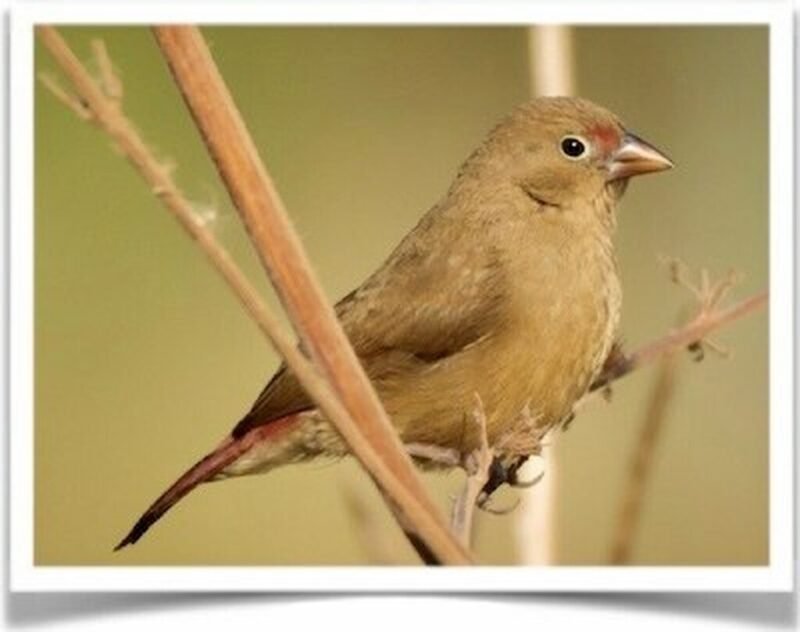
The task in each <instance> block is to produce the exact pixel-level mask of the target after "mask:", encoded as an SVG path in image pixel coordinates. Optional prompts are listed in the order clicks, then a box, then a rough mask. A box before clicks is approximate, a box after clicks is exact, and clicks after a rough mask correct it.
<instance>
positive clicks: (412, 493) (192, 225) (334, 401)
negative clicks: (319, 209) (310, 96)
mask: <svg viewBox="0 0 800 632" xmlns="http://www.w3.org/2000/svg"><path fill="white" fill-rule="evenodd" d="M37 32H38V34H39V36H40V38H41V39H42V41H43V43H44V44H45V46H46V47H47V48H48V50H49V51H50V52H51V54H52V55H53V56H54V58H55V59H56V61H57V62H58V63H59V65H60V66H61V67H62V69H63V70H64V72H65V73H66V74H67V76H68V77H69V78H70V80H71V81H72V83H73V85H74V88H75V90H76V92H77V93H78V95H80V99H81V101H82V102H84V103H85V104H86V106H87V107H88V108H89V109H90V111H91V114H92V119H91V120H92V122H94V123H96V124H97V125H98V126H99V127H100V128H101V129H103V130H104V131H105V132H106V133H107V134H108V135H109V136H110V137H111V138H112V139H113V140H114V141H115V143H116V144H117V145H118V146H119V147H120V149H121V150H122V152H123V153H124V155H125V156H126V157H127V158H128V159H129V160H130V161H131V163H132V164H133V165H134V166H135V167H136V169H137V170H138V171H139V172H140V174H141V175H142V176H143V177H144V179H145V180H146V181H147V182H148V184H149V185H150V186H151V188H152V190H153V191H154V192H155V193H156V194H157V195H158V196H159V197H160V198H161V199H162V200H163V201H164V203H165V204H166V205H167V207H168V208H169V210H170V211H171V212H172V213H173V214H174V215H175V217H176V218H177V219H178V220H179V222H180V224H181V226H182V227H183V228H184V229H185V230H186V231H187V232H188V233H189V234H190V236H191V237H192V238H193V239H195V240H196V241H197V242H198V244H199V245H200V246H201V248H202V249H203V250H204V252H205V253H206V255H207V256H208V258H209V259H210V260H211V262H212V263H213V264H214V266H215V267H216V268H217V269H218V271H219V272H220V273H221V274H222V275H223V277H224V278H225V279H226V281H228V283H229V285H230V286H231V288H232V289H233V290H234V291H235V293H236V294H237V296H238V298H239V299H240V301H241V302H242V303H243V305H244V306H245V308H246V310H247V311H248V313H249V314H250V315H251V316H252V317H253V318H254V320H256V322H257V324H258V326H259V328H260V329H261V330H262V332H264V333H265V334H266V335H267V337H268V338H269V339H270V340H271V341H272V343H273V345H274V346H275V348H276V350H277V351H278V352H279V353H280V354H281V355H282V356H283V357H284V359H285V360H286V362H287V364H288V365H289V367H290V368H291V369H292V370H293V371H294V372H295V374H296V375H297V376H298V379H299V380H300V382H301V383H302V384H303V386H304V388H305V389H306V390H307V392H308V393H309V395H310V396H311V397H312V398H313V399H314V400H315V402H316V403H317V404H318V405H319V407H320V409H321V410H322V411H323V412H324V413H325V414H326V416H327V417H328V418H329V419H330V420H331V421H332V422H333V423H334V424H335V425H336V427H337V428H338V429H339V431H340V432H341V433H342V435H343V436H344V438H345V440H346V441H347V442H348V443H349V445H350V447H351V449H352V451H353V453H354V454H355V455H356V456H357V457H358V458H359V459H360V460H361V461H362V463H363V464H364V465H365V466H366V467H367V469H368V471H370V473H371V474H372V475H373V477H374V478H375V479H376V480H377V481H380V485H381V488H382V489H383V490H384V492H385V494H386V495H387V496H388V497H389V498H391V499H392V501H393V503H395V504H396V505H397V506H399V507H400V508H401V510H402V512H403V513H404V517H405V519H406V520H407V521H408V523H409V524H411V525H413V527H414V528H415V529H416V530H417V531H418V534H419V537H420V538H421V539H422V540H423V541H425V542H426V543H428V544H429V545H430V548H431V550H433V551H435V553H436V555H437V556H438V557H440V558H441V560H442V561H444V562H445V563H468V562H469V561H470V557H469V555H468V553H467V552H466V551H464V550H463V548H462V547H460V545H459V544H458V542H457V541H456V540H455V539H454V538H453V537H452V536H451V535H450V534H449V532H448V531H447V529H446V527H445V526H444V521H443V519H442V518H441V517H440V516H439V515H438V514H437V513H436V511H435V506H434V505H433V503H432V501H431V500H430V499H429V498H428V497H427V495H426V493H425V490H424V488H423V487H422V486H421V483H420V484H419V489H414V488H410V487H409V485H408V482H407V481H406V480H403V479H401V478H398V476H396V475H395V472H394V471H393V469H392V467H393V466H392V465H391V464H387V463H385V462H384V460H383V458H382V455H384V454H385V453H384V452H382V451H381V450H380V449H376V448H375V447H374V446H373V444H371V443H370V441H369V440H368V439H369V438H370V437H365V435H364V434H362V432H361V430H360V428H359V426H357V425H356V424H355V423H354V421H353V419H352V418H351V417H350V413H349V412H348V409H347V408H346V407H345V406H343V405H342V402H341V401H340V399H339V397H337V395H336V394H335V393H334V392H333V391H332V390H331V388H330V386H329V385H328V381H327V380H326V379H323V377H322V376H320V374H319V373H318V371H317V370H316V368H315V367H314V366H313V365H312V364H311V363H309V362H308V360H307V359H306V358H305V357H304V356H303V354H302V353H301V352H300V351H299V349H298V348H297V347H296V345H295V342H294V340H292V339H291V338H290V337H289V336H288V335H287V334H285V333H284V332H283V331H282V330H281V329H280V326H279V324H278V321H277V319H276V318H275V317H274V316H273V315H272V314H271V313H270V312H269V311H268V309H267V308H266V306H265V305H264V304H263V302H262V301H261V300H260V298H259V296H258V294H257V293H256V292H255V290H254V288H253V287H252V285H250V283H249V282H248V281H247V279H246V278H245V277H244V275H243V274H242V273H241V271H240V270H239V269H238V267H237V266H236V264H235V263H234V262H233V260H232V259H231V258H230V256H229V255H228V253H227V252H226V251H225V250H224V249H223V248H222V247H221V246H220V245H219V244H218V243H217V242H216V240H215V238H214V236H213V233H211V232H210V231H209V230H207V229H206V227H205V222H203V221H201V220H199V219H198V218H197V217H196V216H195V214H194V211H193V209H192V207H191V205H190V204H189V203H188V202H187V201H186V199H185V198H184V197H183V195H182V194H181V193H180V191H179V190H178V189H177V187H176V186H175V184H174V182H173V181H172V179H171V177H170V169H169V168H168V167H167V166H165V165H163V164H161V163H159V161H158V160H157V159H156V158H155V156H154V155H153V153H152V152H151V151H150V149H149V148H148V147H147V146H146V145H145V144H144V142H143V141H142V139H141V137H140V136H139V135H138V133H137V132H136V130H135V128H134V127H133V125H132V124H131V123H130V121H129V120H128V119H127V118H126V117H125V116H124V115H123V114H122V112H121V108H120V107H119V104H118V103H117V102H116V101H114V100H113V99H111V98H109V97H108V96H107V95H106V94H104V92H103V90H101V89H100V87H98V85H97V84H96V82H95V81H94V79H93V78H92V77H91V76H90V75H89V73H88V72H87V71H86V70H85V68H84V67H83V65H82V64H81V63H80V62H79V60H78V59H77V58H76V57H75V55H74V54H73V53H72V51H71V50H70V49H69V47H68V46H67V45H66V43H65V42H64V41H63V39H62V38H61V37H60V35H59V34H58V33H57V31H56V30H55V29H53V28H52V27H38V28H37ZM196 37H199V35H196ZM201 43H202V41H201ZM209 59H210V57H209ZM210 63H212V64H213V62H210ZM214 72H216V70H215V69H214ZM217 83H221V79H219V80H218V82H217ZM205 89H210V88H208V87H207V86H206V87H205ZM224 94H225V95H226V96H227V93H226V92H225V93H224ZM227 100H228V102H229V103H228V105H229V108H228V114H230V112H231V108H233V105H232V102H230V97H229V96H227ZM213 115H214V113H212V116H213ZM234 123H235V127H236V128H237V129H236V130H235V133H231V134H229V135H228V136H227V137H226V139H225V142H226V143H227V144H228V145H229V146H231V145H234V144H237V141H236V140H235V138H236V137H238V136H239V135H241V134H243V133H244V124H243V123H241V121H240V120H239V121H238V122H236V121H234ZM249 146H250V147H251V148H252V145H249ZM249 153H250V154H251V157H255V150H254V149H251V152H249ZM217 158H218V159H219V156H217ZM257 170H258V169H257ZM260 170H261V171H263V168H261V169H260ZM257 197H258V194H255V195H254V194H252V192H251V193H249V194H247V193H244V194H239V195H235V196H234V199H235V200H236V201H237V202H241V203H242V204H251V203H252V202H253V199H254V198H257ZM248 208H249V207H248ZM257 212H270V211H269V210H267V211H264V209H263V208H260V209H259V210H258V211H257ZM285 228H286V229H287V230H291V228H290V227H289V226H288V221H287V222H286V227H285ZM251 232H252V229H251ZM291 243H293V244H295V245H296V244H297V243H298V241H297V238H296V236H295V237H294V239H293V240H291ZM258 246H259V249H260V250H261V249H262V245H261V244H260V243H259V244H258ZM279 246H282V244H279ZM277 251H278V252H279V255H278V259H279V263H281V262H282V260H280V257H281V256H283V257H286V258H287V259H289V260H291V259H292V254H291V253H292V251H291V250H288V251H287V250H286V248H285V247H279V248H278V249H277ZM262 254H263V253H262ZM304 263H305V264H307V262H306V261H305V260H304V259H303V260H301V262H300V264H299V265H300V266H302V265H303V264H304ZM296 265H298V264H297V262H296V261H295V266H296ZM289 270H290V273H289V274H290V276H289V277H288V278H290V279H292V280H291V282H290V283H289V284H290V285H291V284H292V283H293V282H294V281H295V279H294V278H293V277H292V276H291V275H292V274H295V273H297V274H300V272H298V270H297V268H296V267H292V266H290V267H289ZM304 274H305V275H306V276H309V275H310V272H309V271H308V268H307V267H306V269H305V272H304ZM286 278H287V277H285V276H284V277H281V281H282V282H284V283H285V282H286ZM276 282H278V283H279V282H280V281H276ZM330 313H332V312H331V309H330V307H329V306H328V307H327V309H326V310H323V311H322V312H319V313H318V314H317V316H318V318H319V319H320V320H321V319H322V318H323V316H321V315H320V314H330ZM290 316H291V315H290ZM317 333H319V332H318V330H317ZM322 335H324V332H323V334H322ZM312 348H313V349H316V348H317V344H316V343H315V344H314V345H313V347H312ZM315 357H316V356H315ZM325 377H326V378H328V379H330V375H329V373H328V371H326V376H325ZM389 428H390V430H391V427H389ZM393 436H394V435H393ZM371 438H372V439H373V440H374V437H371ZM401 456H402V457H403V458H406V459H407V457H406V455H405V453H402V452H401ZM409 463H410V461H409ZM412 474H413V469H412ZM414 476H416V475H415V474H414ZM420 489H421V490H422V491H421V492H420V491H419V490H420ZM430 507H433V510H431V509H430Z"/></svg>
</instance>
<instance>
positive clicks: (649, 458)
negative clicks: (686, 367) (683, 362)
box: [611, 353, 675, 564]
mask: <svg viewBox="0 0 800 632" xmlns="http://www.w3.org/2000/svg"><path fill="white" fill-rule="evenodd" d="M674 392H675V358H674V353H668V354H667V355H665V356H664V359H663V360H662V363H661V370H660V371H659V373H658V376H657V377H656V381H655V386H654V387H653V392H652V395H651V396H650V401H649V402H648V405H647V411H646V413H645V416H644V423H643V425H642V431H641V434H640V436H639V441H638V443H637V446H636V451H635V452H634V456H633V460H632V462H631V468H630V475H629V476H628V482H627V485H626V488H625V491H624V493H623V501H622V505H621V508H620V513H619V518H618V520H617V528H616V530H615V532H614V540H613V544H612V548H611V563H612V564H627V563H628V562H629V561H630V557H631V547H632V546H633V540H634V534H635V533H636V529H637V527H638V526H639V519H640V517H641V513H642V501H643V499H644V494H645V490H646V488H647V483H648V481H649V479H650V472H651V471H652V462H653V454H654V452H655V448H656V445H657V444H658V438H659V435H660V432H661V428H662V426H663V425H664V419H665V418H666V416H667V410H668V408H669V402H670V400H671V398H672V394H673V393H674Z"/></svg>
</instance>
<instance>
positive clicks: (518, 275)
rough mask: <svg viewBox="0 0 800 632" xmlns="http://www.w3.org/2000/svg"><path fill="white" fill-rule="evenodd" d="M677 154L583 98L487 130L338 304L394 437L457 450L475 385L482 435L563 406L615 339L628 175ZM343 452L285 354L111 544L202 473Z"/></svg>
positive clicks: (147, 522) (552, 102) (526, 110)
mask: <svg viewBox="0 0 800 632" xmlns="http://www.w3.org/2000/svg"><path fill="white" fill-rule="evenodd" d="M671 167H672V162H671V161H670V160H669V159H668V158H667V157H666V156H664V155H663V154H662V153H661V152H660V151H658V150H657V149H655V148H654V147H653V146H652V145H650V144H649V143H647V142H645V141H643V140H642V139H640V138H638V137H637V136H635V135H633V134H632V133H630V132H628V131H627V130H626V129H625V127H624V126H623V124H622V123H621V122H620V120H619V119H618V118H617V117H616V116H615V115H614V114H612V113H611V112H609V111H608V110H606V109H605V108H602V107H600V106H598V105H595V104H594V103H591V102H590V101H587V100H585V99H579V98H567V97H547V98H538V99H534V100H533V101H530V102H528V103H526V104H523V105H521V106H519V107H518V108H516V109H515V110H514V111H512V112H511V113H510V114H509V115H508V116H507V117H506V118H505V119H503V120H502V121H501V122H500V123H499V124H498V125H497V126H496V127H495V128H494V129H493V130H492V131H491V132H490V133H489V134H488V136H487V137H486V139H485V140H484V141H483V143H482V144H481V145H480V146H479V147H478V148H477V149H476V150H475V151H474V152H473V153H472V154H471V155H470V156H469V157H468V158H467V159H466V161H465V162H464V163H463V165H462V166H461V168H460V169H459V171H458V173H457V175H456V177H455V179H454V181H453V183H452V184H451V186H450V188H449V190H448V191H447V192H446V193H445V195H444V197H442V198H441V200H439V201H438V202H437V203H436V204H435V205H434V206H433V207H432V208H431V209H430V210H429V211H428V212H427V213H426V214H425V215H424V216H423V217H422V219H421V220H420V222H419V223H418V224H417V226H416V227H415V228H414V229H413V230H411V232H410V233H408V234H407V235H406V236H405V238H403V240H402V241H401V242H400V244H399V245H398V246H397V247H396V248H395V250H394V251H393V252H392V253H391V254H390V255H389V257H388V259H386V261H385V262H384V263H383V264H382V265H381V266H380V267H379V268H378V269H377V270H376V271H375V272H374V274H372V276H370V277H369V278H368V279H367V280H366V281H365V282H364V283H363V284H362V285H361V286H359V287H358V288H357V289H356V290H354V291H353V292H351V293H350V294H348V295H347V296H345V297H344V298H343V299H342V300H340V301H339V302H338V303H337V305H336V314H337V316H338V318H339V319H340V321H341V323H342V326H343V327H344V330H345V332H346V334H347V336H348V338H349V339H350V342H351V344H352V345H353V348H354V349H355V351H356V354H357V355H358V357H359V360H360V362H361V363H362V366H363V367H364V369H365V371H366V373H367V375H368V376H369V378H370V380H371V381H372V383H373V385H374V387H375V389H376V391H377V393H378V396H379V397H380V399H381V401H382V403H383V405H384V407H385V409H386V412H387V413H388V415H389V417H390V419H391V421H392V424H393V425H394V427H395V428H396V430H397V432H398V433H399V435H400V437H401V439H402V441H403V442H404V443H406V444H430V445H434V446H442V447H448V448H454V449H457V450H460V451H462V453H466V451H468V450H469V449H470V448H471V447H474V446H473V445H472V444H471V442H474V440H475V438H474V437H472V436H471V434H470V433H469V432H465V419H466V418H468V417H469V416H470V415H471V414H472V413H473V411H474V409H475V401H476V400H475V396H476V394H477V395H478V396H479V397H480V401H481V402H482V406H483V411H484V416H485V420H486V429H487V436H488V439H489V442H490V444H492V445H495V444H498V445H499V441H500V439H501V438H502V437H504V436H507V435H508V434H509V433H513V432H514V431H515V429H516V430H519V428H517V425H519V424H520V423H521V422H520V419H521V416H524V415H523V411H524V412H525V413H526V415H527V418H528V419H534V420H535V429H536V431H537V432H539V431H546V430H549V429H551V428H554V427H557V426H558V425H559V424H563V423H564V422H565V421H566V420H567V419H569V418H570V416H571V413H572V408H573V405H574V404H575V402H576V401H577V400H578V399H579V398H580V397H581V396H582V395H583V394H584V393H586V391H587V390H588V388H589V386H590V384H591V383H592V381H593V380H594V378H595V377H597V375H598V373H599V371H600V369H601V368H602V365H603V362H604V360H605V359H606V357H607V356H608V354H609V352H610V350H611V348H612V345H613V343H614V341H615V337H616V331H617V326H618V323H619V316H620V304H621V299H622V292H621V288H620V282H619V277H618V273H617V264H616V260H615V256H614V247H613V243H612V237H613V234H614V229H615V225H616V206H617V202H618V201H619V199H620V197H621V196H622V194H623V193H624V191H625V188H626V186H627V184H628V180H629V178H630V177H632V176H636V175H639V174H645V173H650V172H656V171H662V170H664V169H669V168H671ZM523 430H525V428H523ZM346 453H347V447H346V445H345V444H344V442H343V441H342V439H341V438H340V436H339V434H338V433H337V431H336V430H335V429H334V427H333V426H332V425H331V424H330V423H329V422H328V421H327V420H326V419H325V418H324V417H323V415H322V414H321V413H320V412H319V411H318V410H317V409H316V408H315V405H314V402H313V401H312V400H311V399H310V398H309V396H308V395H307V394H306V392H305V391H304V390H303V388H302V387H301V385H300V383H299V382H298V381H297V379H296V378H295V376H294V375H293V373H292V372H291V371H290V370H288V369H287V368H286V366H285V365H283V366H281V367H280V368H279V369H278V371H277V372H276V373H275V375H274V376H273V377H272V379H271V380H270V381H269V383H268V384H267V385H266V387H265V388H264V389H263V391H262V392H261V394H260V395H259V396H258V398H257V399H256V400H255V403H254V404H253V405H252V407H251V408H250V410H249V412H247V414H246V415H244V417H243V418H242V419H241V420H240V421H239V422H238V423H237V424H236V425H235V426H234V428H233V430H232V431H231V432H230V434H229V435H228V436H227V437H226V438H225V439H224V440H223V441H222V443H221V444H220V445H219V446H218V447H217V448H216V449H215V450H213V451H212V452H210V453H209V454H208V455H206V456H205V457H203V458H202V459H201V460H200V461H199V462H198V463H196V464H195V465H194V466H193V467H191V468H190V469H189V470H188V471H187V472H186V473H185V474H183V476H181V477H180V478H179V479H178V480H177V481H176V482H175V483H174V484H173V485H172V486H171V487H170V488H169V489H167V491H166V492H164V493H163V494H162V495H161V496H160V497H159V498H158V499H157V500H156V501H155V502H154V503H153V504H152V505H151V506H150V508H149V509H148V510H147V511H146V512H145V513H144V515H142V517H141V518H140V519H139V521H138V522H136V524H135V525H134V526H133V528H132V529H131V531H130V533H128V535H126V536H125V538H124V539H123V540H122V541H121V542H120V543H119V544H118V545H117V547H116V548H115V550H118V549H120V548H122V547H124V546H126V545H128V544H133V543H135V542H136V541H137V540H139V538H141V537H142V535H143V534H144V533H145V532H146V531H147V530H148V529H149V528H150V526H151V525H152V524H153V523H154V522H156V521H157V520H158V519H159V518H160V517H161V516H162V515H163V514H164V513H165V512H166V511H167V510H168V509H170V508H171V507H172V506H173V505H174V504H175V503H176V502H177V501H179V500H180V499H181V498H183V497H184V496H185V495H186V494H188V493H189V492H190V491H191V490H193V489H194V488H195V487H196V486H197V485H199V484H200V483H205V482H208V481H213V480H220V479H224V478H227V477H231V476H241V475H245V474H256V473H263V472H266V471H268V470H270V469H272V468H274V467H276V466H279V465H284V464H287V463H293V462H299V461H305V460H308V459H311V458H314V457H317V456H322V455H328V456H340V455H344V454H346Z"/></svg>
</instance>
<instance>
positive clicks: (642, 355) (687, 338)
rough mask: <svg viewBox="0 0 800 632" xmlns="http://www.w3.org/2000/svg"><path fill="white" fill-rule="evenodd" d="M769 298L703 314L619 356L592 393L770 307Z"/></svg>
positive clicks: (750, 299) (764, 293)
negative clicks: (728, 325)
mask: <svg viewBox="0 0 800 632" xmlns="http://www.w3.org/2000/svg"><path fill="white" fill-rule="evenodd" d="M768 296H769V295H768V293H767V291H766V290H764V291H762V292H759V293H758V294H754V295H752V296H749V297H747V298H745V299H743V300H741V301H739V302H738V303H736V304H735V305H732V306H731V307H728V308H727V309H722V310H715V311H712V312H701V313H700V314H699V315H698V316H697V317H696V318H695V319H694V320H692V321H691V322H690V323H689V324H687V325H685V326H684V327H681V328H680V329H678V330H676V331H673V332H671V333H668V334H667V335H666V336H663V337H661V338H658V339H656V340H653V341H652V342H650V343H648V344H646V345H644V346H642V347H639V348H638V349H636V350H635V351H633V352H632V353H630V354H628V355H625V354H623V353H618V354H616V355H615V356H614V357H612V358H610V359H609V361H607V362H606V365H605V367H604V368H603V372H602V373H601V374H600V376H599V377H598V378H597V379H596V380H595V381H594V383H593V384H592V386H591V389H590V391H596V390H599V389H602V388H605V387H606V386H608V385H609V384H611V383H612V382H615V381H617V380H619V379H620V378H623V377H625V376H626V375H628V374H629V373H632V372H633V371H635V370H637V369H639V368H641V367H643V366H647V365H648V364H652V363H653V362H655V361H656V360H658V359H660V358H662V357H663V356H665V355H666V354H668V353H670V352H672V351H675V350H677V349H680V348H682V347H688V346H690V345H692V344H693V343H696V342H699V341H701V340H702V339H703V338H704V337H705V336H707V335H708V334H710V333H711V332H712V331H714V330H716V329H719V328H720V327H722V326H724V325H727V324H728V323H731V322H733V321H735V320H738V319H739V318H742V317H744V316H746V315H748V314H750V313H751V312H754V311H756V310H759V309H761V308H762V307H764V306H766V304H767V299H768Z"/></svg>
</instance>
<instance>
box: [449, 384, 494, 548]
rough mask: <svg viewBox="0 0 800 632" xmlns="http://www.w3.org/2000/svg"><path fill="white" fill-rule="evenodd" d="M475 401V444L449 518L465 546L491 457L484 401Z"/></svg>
mask: <svg viewBox="0 0 800 632" xmlns="http://www.w3.org/2000/svg"><path fill="white" fill-rule="evenodd" d="M475 400H476V404H475V411H474V412H473V416H472V420H473V422H474V423H475V425H476V426H477V428H478V447H477V448H476V449H475V450H474V451H473V452H472V453H471V454H469V455H468V456H467V458H466V459H465V463H464V469H465V470H466V472H467V480H466V481H464V487H463V489H462V490H461V493H460V494H459V495H458V496H457V497H456V500H455V502H454V503H453V512H452V516H451V520H450V529H451V530H452V531H453V533H455V534H456V536H457V537H458V538H459V540H461V543H462V544H463V545H464V546H465V547H469V546H470V541H471V539H472V527H473V521H474V514H475V507H477V506H478V499H479V498H480V496H481V491H482V490H483V487H484V485H486V482H487V481H488V480H489V468H491V466H492V459H493V458H494V453H493V452H492V450H491V448H490V447H489V439H488V437H487V434H486V413H485V411H484V409H483V402H482V401H481V399H480V397H479V396H478V395H477V394H476V395H475Z"/></svg>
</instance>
